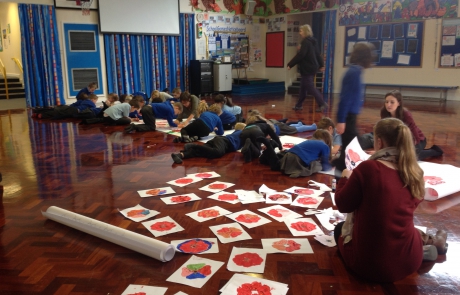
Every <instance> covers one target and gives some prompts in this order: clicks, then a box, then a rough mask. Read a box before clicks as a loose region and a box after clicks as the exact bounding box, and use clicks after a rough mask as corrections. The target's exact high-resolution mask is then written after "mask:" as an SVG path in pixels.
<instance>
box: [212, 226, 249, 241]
mask: <svg viewBox="0 0 460 295" xmlns="http://www.w3.org/2000/svg"><path fill="white" fill-rule="evenodd" d="M242 233H243V231H242V230H241V229H239V228H236V227H223V228H221V229H219V230H218V231H217V234H218V235H220V236H222V237H224V238H226V239H229V238H236V237H237V236H239V235H241V234H242Z"/></svg>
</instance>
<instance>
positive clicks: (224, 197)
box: [218, 194, 238, 201]
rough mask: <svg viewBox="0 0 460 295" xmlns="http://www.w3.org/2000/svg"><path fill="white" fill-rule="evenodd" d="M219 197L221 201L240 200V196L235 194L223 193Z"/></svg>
mask: <svg viewBox="0 0 460 295" xmlns="http://www.w3.org/2000/svg"><path fill="white" fill-rule="evenodd" d="M218 199H219V200H221V201H235V200H238V196H237V195H235V194H222V195H220V196H219V197H218Z"/></svg>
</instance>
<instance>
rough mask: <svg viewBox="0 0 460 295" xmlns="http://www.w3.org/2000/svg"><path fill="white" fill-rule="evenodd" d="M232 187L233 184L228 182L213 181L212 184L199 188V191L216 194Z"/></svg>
mask: <svg viewBox="0 0 460 295" xmlns="http://www.w3.org/2000/svg"><path fill="white" fill-rule="evenodd" d="M234 185H235V184H233V183H230V182H222V181H214V182H213V183H210V184H208V185H205V186H203V187H200V188H199V190H202V191H207V192H211V193H218V192H220V191H223V190H225V189H227V188H229V187H232V186H234Z"/></svg>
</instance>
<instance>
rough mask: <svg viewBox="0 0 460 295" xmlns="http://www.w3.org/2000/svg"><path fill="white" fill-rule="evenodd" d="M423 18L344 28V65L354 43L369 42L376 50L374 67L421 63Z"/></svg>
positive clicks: (414, 65)
mask: <svg viewBox="0 0 460 295" xmlns="http://www.w3.org/2000/svg"><path fill="white" fill-rule="evenodd" d="M423 25H424V22H423V21H421V22H407V23H387V24H372V25H366V26H350V27H346V28H345V44H344V52H345V54H344V58H343V63H344V65H347V64H348V61H349V58H350V54H351V52H352V51H353V46H354V45H355V44H356V43H359V42H368V43H372V44H373V45H374V47H375V50H376V53H377V59H376V61H375V66H377V67H421V65H422V51H423Z"/></svg>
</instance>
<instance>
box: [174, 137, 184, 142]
mask: <svg viewBox="0 0 460 295" xmlns="http://www.w3.org/2000/svg"><path fill="white" fill-rule="evenodd" d="M173 142H174V143H178V142H182V138H181V137H176V138H174V139H173Z"/></svg>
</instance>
